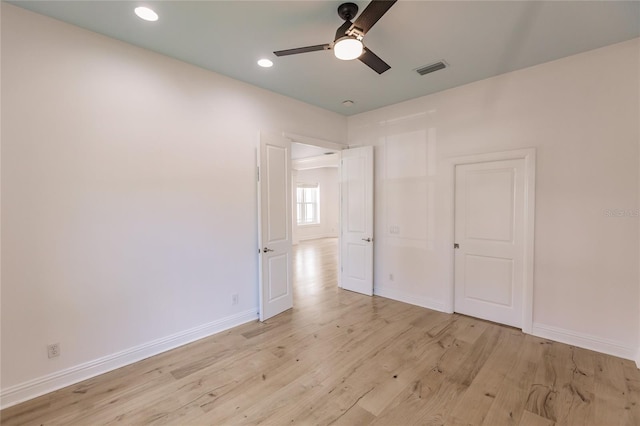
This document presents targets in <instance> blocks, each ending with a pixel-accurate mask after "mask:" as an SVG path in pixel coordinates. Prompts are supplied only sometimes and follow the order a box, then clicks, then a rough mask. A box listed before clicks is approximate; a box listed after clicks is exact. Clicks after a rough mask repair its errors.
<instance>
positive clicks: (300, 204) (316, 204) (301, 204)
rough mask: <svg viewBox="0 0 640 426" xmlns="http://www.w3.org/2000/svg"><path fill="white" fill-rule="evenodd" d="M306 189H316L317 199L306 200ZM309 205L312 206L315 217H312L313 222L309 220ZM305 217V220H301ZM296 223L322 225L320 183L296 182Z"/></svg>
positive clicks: (299, 224)
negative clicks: (307, 213)
mask: <svg viewBox="0 0 640 426" xmlns="http://www.w3.org/2000/svg"><path fill="white" fill-rule="evenodd" d="M301 189H302V201H301V200H300V196H299V194H300V190H301ZM305 189H313V190H315V200H312V201H307V200H305V198H306V197H305V194H307V192H306V191H304V190H305ZM307 206H312V207H313V210H314V213H315V218H312V220H313V221H312V222H310V221H308V220H307V217H306V216H307V215H306V212H307V208H306V207H307ZM301 213H302V214H301ZM301 219H303V221H301ZM296 224H297V226H319V225H320V184H319V183H308V182H298V183H296Z"/></svg>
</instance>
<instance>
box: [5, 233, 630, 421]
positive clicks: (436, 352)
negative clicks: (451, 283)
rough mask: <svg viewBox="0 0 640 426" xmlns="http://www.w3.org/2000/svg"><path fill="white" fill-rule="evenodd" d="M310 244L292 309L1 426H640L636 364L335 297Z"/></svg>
mask: <svg viewBox="0 0 640 426" xmlns="http://www.w3.org/2000/svg"><path fill="white" fill-rule="evenodd" d="M336 249H337V241H336V240H335V239H325V240H317V241H313V242H303V243H301V244H300V245H299V246H298V248H297V253H296V257H295V265H294V269H295V271H294V272H295V276H296V280H297V285H296V291H295V302H294V303H295V308H294V309H293V310H292V311H289V312H286V313H284V314H281V315H279V316H277V317H276V318H274V319H272V320H270V321H268V322H267V323H265V324H261V323H257V322H254V323H250V324H245V325H243V326H240V327H237V328H234V329H232V330H229V331H227V332H224V333H221V334H218V335H215V336H213V337H210V338H207V339H203V340H200V341H198V342H196V343H193V344H190V345H187V346H184V347H181V348H179V349H176V350H173V351H170V352H166V353H164V354H161V355H158V356H155V357H152V358H149V359H146V360H144V361H141V362H138V363H136V364H133V365H130V366H127V367H124V368H121V369H119V370H116V371H113V372H111V373H108V374H104V375H102V376H99V377H96V378H93V379H90V380H87V381H85V382H82V383H79V384H77V385H74V386H70V387H68V388H65V389H62V390H60V391H57V392H54V393H51V394H49V395H45V396H43V397H40V398H37V399H35V400H32V401H29V402H26V403H24V404H21V405H18V406H15V407H11V408H9V409H6V410H4V411H3V412H2V413H0V415H1V417H2V424H3V425H4V424H6V425H18V424H20V425H24V424H34V425H40V424H64V425H71V424H77V425H98V424H111V423H122V424H194V425H195V424H215V425H236V424H239V425H241V424H257V423H261V424H273V425H284V424H302V425H307V424H309V425H311V424H314V425H315V424H319V425H330V424H332V425H362V424H379V425H408V424H422V425H441V424H450V425H489V426H498V425H517V424H519V425H553V424H558V425H581V426H582V425H599V426H600V425H603V426H604V425H607V426H608V425H640V404H639V401H640V372H639V370H637V369H636V367H635V364H634V363H632V362H631V361H626V360H622V359H619V358H615V357H611V356H607V355H602V354H598V353H595V352H592V351H588V350H584V349H579V348H575V347H572V346H568V345H564V344H560V343H554V342H551V341H548V340H544V339H539V338H535V337H532V336H528V335H524V334H522V333H521V332H520V331H518V330H515V329H513V328H510V327H505V326H500V325H496V324H492V323H489V322H485V321H481V320H477V319H473V318H469V317H465V316H462V315H457V314H454V315H448V314H443V313H439V312H434V311H430V310H427V309H423V308H419V307H416V306H411V305H407V304H404V303H400V302H396V301H393V300H389V299H384V298H380V297H372V298H371V297H366V296H362V295H359V294H355V293H351V292H347V291H342V290H339V289H338V288H337V287H336Z"/></svg>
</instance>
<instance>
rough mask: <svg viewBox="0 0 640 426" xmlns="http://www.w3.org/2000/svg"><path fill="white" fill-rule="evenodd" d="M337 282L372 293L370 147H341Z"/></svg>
mask: <svg viewBox="0 0 640 426" xmlns="http://www.w3.org/2000/svg"><path fill="white" fill-rule="evenodd" d="M340 188H341V205H340V215H341V221H340V222H341V233H340V237H341V238H340V271H341V272H340V286H341V287H342V288H343V289H345V290H351V291H355V292H358V293H362V294H366V295H369V296H371V295H373V147H372V146H364V147H360V148H352V149H346V150H343V151H342V161H341V169H340Z"/></svg>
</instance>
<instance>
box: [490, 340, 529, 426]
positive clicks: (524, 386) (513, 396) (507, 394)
mask: <svg viewBox="0 0 640 426" xmlns="http://www.w3.org/2000/svg"><path fill="white" fill-rule="evenodd" d="M541 354H542V348H541V347H540V343H539V341H538V339H536V338H533V337H530V336H526V337H525V339H524V342H523V344H522V346H521V348H520V352H519V353H518V355H517V356H516V362H515V363H514V364H513V366H512V368H511V369H510V370H509V372H508V373H507V375H506V377H505V380H504V381H503V382H502V384H501V386H500V389H499V390H498V392H497V393H496V397H495V398H494V401H493V404H491V407H490V409H489V412H488V413H487V416H486V417H485V419H484V421H483V422H482V424H483V425H485V426H493V425H497V424H500V425H517V424H518V423H519V422H520V419H521V418H522V413H523V412H524V410H525V405H526V401H527V396H528V395H529V391H528V389H529V388H530V387H531V385H532V384H533V379H534V377H535V374H536V370H537V367H538V366H537V364H536V360H538V359H539V358H540V355H541Z"/></svg>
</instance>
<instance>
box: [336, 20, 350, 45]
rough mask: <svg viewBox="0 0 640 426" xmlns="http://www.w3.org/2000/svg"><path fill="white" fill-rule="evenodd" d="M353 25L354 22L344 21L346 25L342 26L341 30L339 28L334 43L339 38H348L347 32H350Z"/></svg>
mask: <svg viewBox="0 0 640 426" xmlns="http://www.w3.org/2000/svg"><path fill="white" fill-rule="evenodd" d="M351 25H353V22H351V21H344V24H342V25H340V28H338V29H337V30H336V38H335V40H333V41H337V40H338V39H339V38H342V37H344V36H346V35H347V30H349V28H351Z"/></svg>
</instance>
